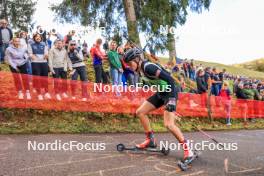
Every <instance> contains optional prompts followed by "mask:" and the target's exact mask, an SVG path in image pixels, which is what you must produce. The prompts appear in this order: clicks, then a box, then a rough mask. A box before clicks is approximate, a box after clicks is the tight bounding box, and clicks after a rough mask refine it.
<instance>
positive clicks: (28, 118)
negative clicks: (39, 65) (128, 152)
mask: <svg viewBox="0 0 264 176" xmlns="http://www.w3.org/2000/svg"><path fill="white" fill-rule="evenodd" d="M150 119H151V122H152V127H153V130H154V131H156V132H167V129H166V128H165V127H164V126H163V119H162V117H161V116H155V115H153V116H151V117H150ZM224 120H225V119H216V120H215V121H214V122H213V123H210V122H209V120H208V118H204V117H201V118H198V117H195V118H194V117H184V118H182V120H181V121H180V122H178V125H179V126H180V128H181V129H182V130H183V131H185V132H190V131H194V130H195V129H194V127H193V126H199V127H201V128H202V129H204V130H238V129H263V128H264V119H258V120H257V122H256V123H250V124H249V125H248V126H247V127H246V128H245V127H244V125H243V123H242V121H241V120H240V119H234V120H233V125H232V126H231V127H227V126H226V125H225V123H224ZM114 132H143V129H142V127H141V125H140V122H139V119H138V118H136V117H135V116H134V115H127V114H104V113H88V112H87V113H80V112H59V111H41V110H33V109H16V110H14V109H1V110H0V134H46V133H51V134H58V133H70V134H74V133H77V134H78V133H114Z"/></svg>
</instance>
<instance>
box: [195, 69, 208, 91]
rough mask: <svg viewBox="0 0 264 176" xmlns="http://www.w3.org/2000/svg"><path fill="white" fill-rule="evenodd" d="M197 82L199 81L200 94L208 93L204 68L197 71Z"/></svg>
mask: <svg viewBox="0 0 264 176" xmlns="http://www.w3.org/2000/svg"><path fill="white" fill-rule="evenodd" d="M196 83H197V90H198V94H203V93H206V91H207V84H206V81H205V76H204V71H203V70H202V69H200V70H198V72H197V77H196Z"/></svg>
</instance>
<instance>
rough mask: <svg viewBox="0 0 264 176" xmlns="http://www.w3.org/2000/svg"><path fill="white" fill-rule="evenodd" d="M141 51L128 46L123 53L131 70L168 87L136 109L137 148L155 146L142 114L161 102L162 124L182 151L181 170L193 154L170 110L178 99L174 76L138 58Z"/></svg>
mask: <svg viewBox="0 0 264 176" xmlns="http://www.w3.org/2000/svg"><path fill="white" fill-rule="evenodd" d="M142 53H143V51H142V50H141V49H139V48H136V47H135V48H131V49H129V50H128V51H127V52H126V53H125V54H124V57H123V59H124V61H125V62H126V63H127V64H128V66H129V67H130V68H131V69H132V70H133V71H134V72H137V73H139V74H140V75H141V77H142V78H143V80H144V81H146V80H147V81H148V83H149V84H151V85H155V86H158V87H163V88H164V85H165V86H166V85H167V87H170V91H164V90H168V89H161V91H160V90H158V91H157V92H156V93H155V94H153V95H152V96H151V97H149V98H148V99H147V100H146V101H145V102H144V103H143V104H142V105H141V106H140V107H139V108H138V109H137V111H136V115H137V116H138V117H139V119H140V122H141V124H142V126H143V128H144V131H145V134H146V140H145V141H144V142H142V143H140V144H137V145H136V148H138V149H144V148H156V147H157V144H156V140H155V138H154V132H153V130H152V129H151V126H150V121H149V118H148V117H147V116H146V115H147V114H148V113H150V112H151V111H154V110H156V109H158V108H160V107H162V106H164V105H165V109H164V115H163V118H164V126H165V127H166V128H167V129H168V130H169V131H170V132H171V133H172V134H173V135H174V136H175V137H176V139H177V140H178V141H179V143H180V144H181V145H182V147H183V150H184V156H183V160H182V161H181V162H179V163H178V166H179V167H180V168H181V169H182V170H186V169H187V166H188V165H189V164H190V163H191V162H192V161H193V160H194V159H195V158H197V156H198V155H197V153H196V152H194V151H192V150H191V148H190V146H189V143H188V141H187V140H186V139H185V138H184V136H183V134H182V132H181V130H180V129H179V128H178V127H177V126H176V125H175V122H174V120H175V118H174V116H175V115H174V113H175V111H176V101H177V98H178V88H177V87H176V86H175V82H174V79H173V78H172V77H171V76H170V74H169V73H168V72H167V71H166V70H165V69H163V68H162V67H161V66H160V65H158V64H155V63H152V62H150V61H144V60H143V59H142V57H141V56H142Z"/></svg>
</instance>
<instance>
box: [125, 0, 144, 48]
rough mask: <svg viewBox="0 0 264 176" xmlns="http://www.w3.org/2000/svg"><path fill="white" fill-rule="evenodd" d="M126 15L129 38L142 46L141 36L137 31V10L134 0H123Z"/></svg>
mask: <svg viewBox="0 0 264 176" xmlns="http://www.w3.org/2000/svg"><path fill="white" fill-rule="evenodd" d="M123 4H124V9H125V15H126V20H127V30H128V36H129V38H130V39H131V40H132V41H133V42H135V44H137V45H138V46H141V45H140V40H139V34H138V31H137V19H136V14H135V8H134V4H133V0H123Z"/></svg>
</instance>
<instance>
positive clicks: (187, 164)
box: [178, 152, 200, 171]
mask: <svg viewBox="0 0 264 176" xmlns="http://www.w3.org/2000/svg"><path fill="white" fill-rule="evenodd" d="M199 155H200V153H199V152H194V154H193V156H191V157H188V158H186V159H184V160H183V161H179V162H178V167H179V168H180V169H181V170H182V171H186V170H187V169H188V168H189V167H190V165H191V163H192V162H193V161H194V160H196V159H197V158H198V157H199Z"/></svg>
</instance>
